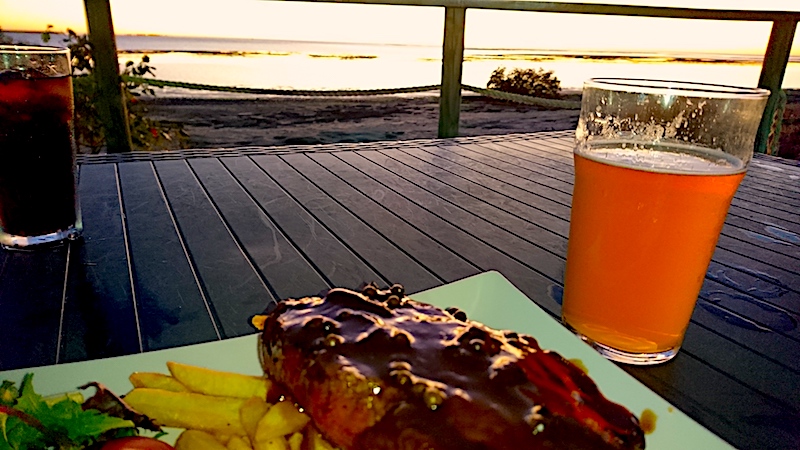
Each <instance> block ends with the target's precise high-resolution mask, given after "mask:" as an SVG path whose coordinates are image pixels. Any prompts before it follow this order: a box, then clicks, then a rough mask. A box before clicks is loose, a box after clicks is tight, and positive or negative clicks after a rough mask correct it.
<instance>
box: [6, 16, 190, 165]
mask: <svg viewBox="0 0 800 450" xmlns="http://www.w3.org/2000/svg"><path fill="white" fill-rule="evenodd" d="M51 32H52V26H51V25H48V26H47V29H46V30H45V31H44V32H43V33H42V41H43V42H49V41H50V39H51ZM0 43H11V39H10V38H8V37H7V36H5V35H3V33H2V30H0ZM64 44H66V46H67V47H68V48H69V50H70V54H71V56H72V88H73V96H74V100H75V140H76V141H77V143H78V148H79V149H80V150H81V151H84V152H87V153H99V152H100V150H101V149H102V148H103V147H104V146H105V142H106V138H105V125H104V124H103V122H102V121H101V120H100V113H99V112H98V110H97V99H98V97H99V95H100V94H99V89H98V86H97V81H96V80H95V75H94V58H93V56H92V50H93V47H92V43H91V41H90V40H89V38H88V36H86V35H83V36H81V35H78V34H77V33H75V32H74V31H73V30H70V29H68V30H67V35H66V37H65V38H64ZM149 63H150V58H149V57H148V56H147V55H145V56H143V57H142V60H141V61H140V62H139V63H138V64H135V63H134V62H133V61H128V62H127V63H126V64H125V69H124V70H123V72H122V75H123V77H125V76H137V77H142V76H145V75H147V74H150V75H153V70H155V68H154V67H152V66H150V64H149ZM142 94H149V95H154V94H155V91H154V90H153V89H152V87H151V86H149V85H148V84H147V83H146V82H140V81H126V82H125V83H123V84H122V95H123V99H124V101H125V103H126V108H127V111H128V126H129V128H130V131H131V142H132V144H133V149H134V150H161V149H174V148H186V147H187V146H188V140H189V139H188V135H187V134H186V132H184V130H183V125H182V124H180V123H174V122H165V121H158V120H154V119H152V118H150V117H147V112H148V111H147V108H146V106H145V105H143V104H142V103H141V102H139V97H140V96H141V95H142Z"/></svg>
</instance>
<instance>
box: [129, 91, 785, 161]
mask: <svg viewBox="0 0 800 450" xmlns="http://www.w3.org/2000/svg"><path fill="white" fill-rule="evenodd" d="M563 92H564V95H563V98H565V99H569V100H578V101H579V100H580V95H581V94H580V91H575V90H564V91H563ZM786 92H787V105H786V110H785V113H784V118H783V122H782V129H781V137H780V153H779V155H778V156H781V157H784V158H787V159H790V160H798V161H800V90H794V89H787V90H786ZM138 107H141V108H143V109H144V110H145V111H146V115H147V117H148V118H151V119H154V120H157V121H161V122H164V123H179V124H183V129H184V131H185V132H186V133H187V134H188V141H187V142H186V143H185V145H184V148H193V149H208V148H232V147H251V146H264V147H273V146H281V145H315V144H336V143H355V142H375V141H395V140H409V139H430V138H436V137H437V135H438V126H439V96H438V93H435V94H394V95H379V96H361V97H279V96H254V95H252V96H238V95H237V96H235V97H231V98H202V97H201V98H196V97H195V98H193V97H158V96H154V97H153V96H147V97H141V98H140V101H139V104H138ZM579 113H580V111H579V110H572V109H557V108H556V109H553V108H544V107H539V106H533V105H524V104H518V103H511V102H506V101H501V100H494V99H490V98H487V97H483V96H481V95H477V94H472V93H464V95H463V97H462V104H461V114H460V126H459V134H458V135H459V136H482V135H502V134H512V133H530V132H538V131H563V130H574V129H575V128H576V126H577V123H578V116H579ZM177 148H179V146H178V145H175V144H173V145H172V146H171V147H165V148H161V149H159V150H174V149H177Z"/></svg>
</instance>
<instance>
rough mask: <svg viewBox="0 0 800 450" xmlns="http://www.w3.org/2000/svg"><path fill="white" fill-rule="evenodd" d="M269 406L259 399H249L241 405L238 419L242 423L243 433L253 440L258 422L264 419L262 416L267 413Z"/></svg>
mask: <svg viewBox="0 0 800 450" xmlns="http://www.w3.org/2000/svg"><path fill="white" fill-rule="evenodd" d="M269 408H270V404H269V403H267V402H266V401H264V400H263V399H262V398H261V397H250V398H249V399H247V401H245V402H244V404H242V407H241V409H239V418H240V419H241V421H242V427H244V431H245V433H247V436H248V437H249V438H250V440H254V439H255V436H256V428H257V427H258V422H259V421H260V420H261V418H262V417H264V414H266V413H267V411H269Z"/></svg>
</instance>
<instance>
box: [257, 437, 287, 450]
mask: <svg viewBox="0 0 800 450" xmlns="http://www.w3.org/2000/svg"><path fill="white" fill-rule="evenodd" d="M253 450H289V443H288V442H286V438H285V437H283V436H278V437H274V438H272V439H269V440H266V441H255V442H254V443H253Z"/></svg>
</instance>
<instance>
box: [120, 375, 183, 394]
mask: <svg viewBox="0 0 800 450" xmlns="http://www.w3.org/2000/svg"><path fill="white" fill-rule="evenodd" d="M128 380H130V382H131V384H132V385H133V387H135V388H154V389H164V390H165V391H172V392H189V388H187V387H186V386H184V385H183V384H182V383H181V382H180V381H178V380H176V379H175V378H173V377H171V376H169V375H165V374H163V373H156V372H133V373H132V374H131V376H129V377H128Z"/></svg>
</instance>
